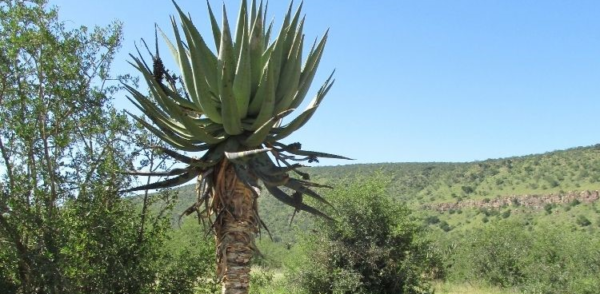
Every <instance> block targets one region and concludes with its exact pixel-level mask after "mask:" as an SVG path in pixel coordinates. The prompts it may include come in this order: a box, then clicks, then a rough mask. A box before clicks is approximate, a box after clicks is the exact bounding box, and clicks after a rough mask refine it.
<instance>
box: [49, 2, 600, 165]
mask: <svg viewBox="0 0 600 294" xmlns="http://www.w3.org/2000/svg"><path fill="white" fill-rule="evenodd" d="M150 3H151V4H150ZM210 3H211V5H212V6H213V9H215V10H216V11H219V10H220V9H218V8H220V6H221V4H222V3H225V5H226V7H227V9H228V15H229V18H230V23H234V21H235V19H236V14H237V10H238V7H239V1H238V0H226V1H223V2H222V1H212V0H210ZM50 4H51V5H57V6H59V7H60V13H59V15H60V18H61V19H62V20H66V21H68V24H70V25H76V26H79V25H87V26H93V25H106V24H108V23H109V22H110V21H112V20H115V19H118V20H120V21H122V22H123V23H124V27H125V28H124V29H125V31H124V32H125V41H124V46H123V49H122V51H121V53H120V54H119V56H118V58H117V60H116V61H115V64H114V71H115V73H128V72H129V73H133V70H132V68H131V67H130V66H129V65H128V64H127V62H126V61H127V58H128V57H127V54H128V53H131V52H134V48H133V44H134V42H139V39H140V38H144V39H146V40H150V41H153V34H154V23H158V25H159V26H160V27H161V28H163V30H165V31H166V32H170V22H169V15H172V14H174V12H175V9H174V7H173V5H172V3H171V1H166V0H161V1H157V0H155V1H148V0H146V1H144V0H121V1H115V0H103V1H90V0H85V1H84V0H82V1H73V0H50ZM178 4H179V5H180V6H181V7H182V8H183V9H184V10H186V11H188V12H189V13H190V14H191V15H192V18H193V19H194V22H195V23H196V24H197V25H199V28H200V30H201V32H204V33H205V34H211V33H210V30H209V22H208V19H207V13H206V2H205V1H200V0H180V1H178ZM287 5H288V2H287V1H279V0H277V1H275V0H271V1H270V4H269V16H270V18H272V19H274V20H275V24H276V26H275V27H276V28H279V23H280V21H281V19H282V17H283V14H284V12H285V10H286V8H287ZM303 11H304V12H305V14H306V15H307V19H306V25H305V33H306V37H307V39H308V40H311V39H314V38H317V37H320V36H322V35H323V33H324V31H325V30H326V29H327V28H330V38H329V41H328V45H327V47H326V52H325V55H324V57H323V60H322V62H321V65H320V68H319V75H318V76H317V78H316V79H315V82H314V85H313V89H317V88H318V87H319V86H320V84H321V83H322V82H323V81H324V80H325V78H326V76H327V75H328V74H329V73H330V72H331V71H332V70H333V69H336V75H335V78H336V83H335V85H334V87H333V88H332V90H331V91H330V93H329V94H328V96H327V97H326V98H325V100H324V102H323V103H322V105H321V107H320V109H319V110H318V111H317V113H316V114H315V116H314V117H313V119H312V121H310V122H309V123H308V124H307V125H306V126H305V127H304V128H303V129H301V130H300V131H299V132H297V133H296V134H295V135H293V136H291V137H290V139H289V140H290V141H288V142H289V143H291V142H295V141H300V142H302V143H303V147H304V148H306V149H308V150H318V151H325V152H330V153H337V154H341V155H345V156H348V157H352V158H356V159H357V160H356V161H354V162H352V163H370V162H431V161H474V160H485V159H488V158H501V157H509V156H520V155H527V154H534V153H543V152H547V151H553V150H558V149H566V148H570V147H577V146H588V145H592V144H596V143H600V133H599V132H598V128H599V127H600V123H599V122H598V119H599V113H600V17H599V16H600V1H552V0H546V1H531V0H530V1H509V0H498V1H492V0H487V1H475V0H471V1H461V0H456V1H441V0H440V1H426V0H422V1H400V0H377V1H358V0H346V1H340V0H306V1H305V2H304V7H303ZM163 49H164V48H163ZM163 52H164V53H165V54H164V55H163V56H165V57H166V56H168V54H167V53H168V50H166V49H164V50H163ZM165 59H167V58H165ZM309 95H310V94H309ZM307 98H311V97H310V96H309V97H307ZM124 100H125V99H124V97H119V98H117V105H118V106H119V107H121V108H130V107H131V106H130V105H128V104H126V103H124ZM307 100H309V99H307ZM324 163H325V164H332V165H335V164H345V163H347V162H342V161H325V162H324Z"/></svg>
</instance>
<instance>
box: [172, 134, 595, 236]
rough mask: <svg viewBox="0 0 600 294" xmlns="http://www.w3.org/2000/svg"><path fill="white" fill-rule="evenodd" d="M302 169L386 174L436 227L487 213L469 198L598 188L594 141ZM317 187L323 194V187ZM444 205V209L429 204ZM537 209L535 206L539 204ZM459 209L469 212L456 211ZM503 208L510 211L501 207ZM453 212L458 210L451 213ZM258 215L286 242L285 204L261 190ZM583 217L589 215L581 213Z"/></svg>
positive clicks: (319, 174)
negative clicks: (498, 155)
mask: <svg viewBox="0 0 600 294" xmlns="http://www.w3.org/2000/svg"><path fill="white" fill-rule="evenodd" d="M306 171H307V172H309V173H310V174H311V176H312V179H313V181H315V182H318V183H323V184H329V185H332V186H334V187H335V186H338V185H343V182H344V181H352V182H355V181H361V180H362V179H364V178H365V177H370V176H374V175H376V174H379V175H382V176H384V177H389V178H390V184H389V192H390V195H391V196H392V197H393V198H394V199H397V200H398V201H402V202H405V203H407V205H408V206H410V207H411V208H412V209H413V210H415V211H416V213H415V215H416V216H418V217H420V218H423V219H429V220H430V222H431V219H432V218H433V225H437V226H440V224H441V226H440V228H442V229H444V230H449V229H452V228H456V227H461V226H464V225H465V224H466V223H467V221H468V219H469V218H477V217H479V218H482V219H483V218H486V217H487V218H489V217H488V215H486V213H483V214H481V211H480V208H482V209H487V208H489V207H488V206H489V205H488V206H485V205H481V206H473V205H472V204H473V203H481V204H487V203H495V202H498V201H501V202H502V201H507V200H506V199H514V198H519V197H530V198H531V195H537V196H549V195H555V198H556V197H561V196H560V195H563V194H564V195H566V194H568V192H573V193H580V192H583V191H596V190H600V144H599V145H594V146H589V147H577V148H572V149H568V150H560V151H553V152H548V153H544V154H535V155H527V156H520V157H510V158H502V159H489V160H484V161H476V162H469V163H436V162H433V163H378V164H355V165H344V166H327V167H312V168H306ZM321 192H322V193H323V194H324V195H325V196H326V195H327V190H326V189H325V190H321ZM590 193H591V192H590ZM596 195H597V194H596ZM193 202H194V185H188V186H184V187H182V188H180V201H179V202H178V204H177V206H176V208H175V212H176V213H181V212H182V211H184V210H185V208H187V207H189V206H190V205H191V204H192V203H193ZM569 202H571V201H569ZM579 202H585V201H579ZM588 202H591V201H588ZM461 203H471V206H468V205H466V204H465V205H462V206H461ZM444 205H445V207H450V208H448V209H442V210H440V211H437V210H436V209H435V207H441V206H442V207H444ZM515 205H516V206H518V204H516V203H515ZM542 205H545V203H544V204H542ZM557 205H560V203H557V202H556V201H554V202H551V206H552V207H556V206H557ZM467 206H468V207H467ZM499 206H500V207H497V208H499V209H498V210H499V211H498V212H489V213H488V214H491V215H501V214H502V213H504V215H507V214H511V213H512V214H519V213H523V212H528V214H529V210H528V209H527V207H526V205H523V206H520V207H519V208H518V209H516V210H515V207H512V208H511V207H508V208H507V206H511V205H504V204H503V205H499ZM452 207H454V208H452ZM428 208H433V209H431V210H429V209H428ZM459 208H461V209H459ZM537 208H538V210H539V205H538V207H537ZM546 209H550V208H549V207H546ZM438 210H439V209H438ZM463 210H472V212H467V213H465V214H462V211H463ZM509 210H510V211H511V212H507V211H509ZM456 211H460V212H459V213H456V214H455V213H454V212H456ZM554 211H557V210H554ZM574 212H577V210H576V211H574ZM574 212H573V213H574ZM531 213H534V211H531ZM577 213H579V212H577ZM260 214H261V216H262V218H263V220H264V221H265V223H266V224H267V225H268V226H269V229H270V231H271V233H272V234H273V235H274V237H275V239H276V240H279V239H281V238H283V239H284V240H288V241H289V240H290V239H291V238H292V237H291V236H292V235H293V234H289V231H290V228H289V226H288V224H289V219H290V216H291V214H292V209H291V208H289V207H287V206H285V205H283V204H281V203H279V202H278V201H277V200H275V199H274V198H273V197H271V196H270V195H268V194H264V195H262V197H261V198H260ZM573 217H576V216H573ZM586 217H587V218H590V217H593V216H587V214H586ZM436 219H437V221H436ZM448 224H449V225H448ZM309 226H310V217H307V216H306V214H305V213H300V214H299V215H298V216H297V217H296V218H295V221H294V224H293V226H292V227H296V228H299V229H306V228H307V227H309Z"/></svg>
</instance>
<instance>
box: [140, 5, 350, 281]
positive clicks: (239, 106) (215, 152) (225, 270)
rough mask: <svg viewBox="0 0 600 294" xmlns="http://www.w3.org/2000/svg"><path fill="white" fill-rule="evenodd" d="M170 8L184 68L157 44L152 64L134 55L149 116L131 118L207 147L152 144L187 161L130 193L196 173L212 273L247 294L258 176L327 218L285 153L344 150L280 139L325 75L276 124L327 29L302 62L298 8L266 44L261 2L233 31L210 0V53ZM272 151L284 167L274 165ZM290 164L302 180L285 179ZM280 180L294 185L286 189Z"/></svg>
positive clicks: (309, 72) (280, 195) (307, 156)
mask: <svg viewBox="0 0 600 294" xmlns="http://www.w3.org/2000/svg"><path fill="white" fill-rule="evenodd" d="M176 8H177V11H178V13H179V16H180V18H181V22H182V24H181V28H182V30H183V37H182V34H181V32H180V30H179V28H178V26H177V24H176V22H175V20H173V29H174V32H175V42H173V43H171V42H170V41H167V42H168V44H169V47H170V48H171V51H172V53H173V55H174V57H175V59H176V61H177V64H178V66H179V69H180V71H181V76H175V75H174V74H173V73H172V72H171V71H169V70H167V69H165V68H164V65H163V63H162V59H161V57H160V55H159V52H158V45H156V49H155V50H156V51H155V53H154V54H152V53H150V55H151V56H152V67H150V66H149V65H148V64H147V63H146V62H145V61H144V59H143V57H142V56H141V54H140V55H139V56H138V57H133V62H132V64H133V66H134V67H135V68H136V69H137V70H138V71H139V72H140V73H141V74H142V75H143V77H144V80H145V81H146V83H147V84H148V86H149V88H150V94H149V95H144V94H142V93H141V92H139V91H137V90H136V89H135V88H133V87H129V86H128V90H129V92H130V94H131V96H132V99H131V100H132V102H133V103H134V104H135V105H136V106H137V107H138V108H139V109H140V110H141V111H142V113H143V114H144V115H145V117H147V118H148V119H150V120H151V121H152V124H151V123H147V122H145V121H144V120H142V119H141V118H139V117H137V116H133V117H134V118H136V119H137V120H138V121H139V122H140V123H141V124H143V125H144V126H145V127H146V128H147V129H148V130H150V131H152V132H153V133H154V134H155V135H156V136H158V137H160V138H161V139H162V140H163V141H164V142H165V143H166V144H169V145H171V147H173V148H175V149H176V151H189V152H202V151H205V153H204V155H202V157H201V158H200V159H195V158H191V157H187V156H185V155H183V154H180V153H178V152H176V151H174V150H170V149H167V148H158V149H159V150H160V151H162V152H164V153H165V154H168V155H170V156H172V157H173V158H174V159H176V160H179V161H181V162H183V163H185V164H186V165H187V166H186V167H184V168H178V169H174V170H171V171H168V172H166V173H161V174H157V175H171V176H175V177H174V178H171V179H168V180H165V181H163V182H157V183H153V184H150V185H144V186H141V187H138V188H133V189H130V190H129V191H135V190H139V189H149V188H158V187H162V188H166V187H172V186H177V185H180V184H182V183H185V182H187V181H190V180H193V179H197V182H198V201H197V203H196V204H195V205H194V206H192V207H191V208H190V209H189V210H188V211H187V212H188V213H192V212H193V211H197V212H198V215H200V216H206V217H208V220H209V223H210V224H211V226H210V227H211V228H214V233H215V235H216V246H217V264H218V266H217V274H218V278H219V279H222V281H223V293H247V292H248V287H249V281H250V275H249V273H250V260H251V259H252V256H253V253H254V251H255V245H254V238H255V235H256V233H257V232H258V230H259V223H260V218H259V215H258V207H257V203H258V202H257V197H258V195H259V194H258V191H259V184H258V182H259V181H261V182H262V183H263V184H264V186H265V187H266V189H267V190H268V191H269V192H270V193H271V194H272V195H273V196H274V197H275V198H277V199H278V200H280V201H282V202H284V203H286V204H288V205H290V206H293V207H295V208H296V209H298V210H304V211H307V212H310V213H313V214H315V215H319V216H322V217H324V218H327V216H326V215H324V214H323V213H322V212H320V211H319V210H317V209H315V208H313V207H312V206H308V205H307V204H305V203H304V202H303V200H302V196H303V195H308V196H311V197H314V198H316V199H319V200H321V201H323V202H325V200H324V199H322V198H321V196H319V195H318V194H317V193H315V192H314V191H313V190H311V187H315V186H318V185H316V184H313V183H310V182H307V181H306V180H308V175H307V174H305V173H303V172H301V171H299V170H298V168H299V167H300V165H298V164H291V163H289V162H288V161H289V160H295V159H300V160H306V161H308V162H313V161H316V160H317V157H331V158H343V157H340V156H335V155H331V154H324V153H318V152H311V151H305V150H302V148H301V145H300V144H299V143H295V144H291V145H285V144H282V143H280V141H281V140H282V139H284V138H286V137H288V136H289V135H290V134H292V133H293V132H295V131H296V130H297V129H299V128H300V127H302V126H303V125H304V124H305V123H306V122H307V121H308V119H310V117H311V116H312V115H313V114H314V112H315V111H316V109H317V108H318V106H319V105H320V103H321V101H322V100H323V98H324V97H325V95H326V94H327V92H328V91H329V89H330V88H331V86H332V85H333V81H332V77H331V76H330V77H329V78H328V79H327V80H326V81H325V83H324V84H323V86H322V87H321V88H320V89H319V91H318V92H317V94H316V97H315V98H314V99H313V101H312V102H311V103H310V104H309V106H308V108H307V109H306V110H305V111H304V112H302V113H301V114H300V115H298V116H297V117H296V118H294V119H293V120H291V121H290V122H289V123H288V124H282V120H283V119H284V118H285V117H286V116H288V115H289V114H290V113H291V112H292V111H293V110H294V109H296V108H297V107H298V106H299V105H300V104H301V103H302V101H303V100H304V97H305V95H306V93H307V91H308V89H309V87H310V85H311V82H312V80H313V78H314V75H315V73H316V70H317V66H318V64H319V61H320V59H321V56H322V54H323V50H324V47H325V43H326V40H327V35H325V36H324V37H323V38H322V39H321V40H320V41H319V42H318V43H315V45H314V46H313V47H312V49H311V51H310V52H309V53H308V55H307V56H306V62H305V63H304V64H302V57H303V54H302V48H303V45H304V36H303V33H302V29H303V25H304V21H303V20H301V18H300V14H301V10H300V8H298V9H297V11H296V12H295V13H292V9H291V7H290V10H289V11H288V13H287V14H286V16H285V18H284V24H283V27H282V29H281V31H280V32H279V34H278V35H277V37H276V38H275V40H274V41H272V42H271V41H270V36H271V33H274V32H273V31H272V30H271V27H270V26H267V25H266V23H265V20H266V15H264V14H265V13H266V9H265V8H264V7H263V5H262V4H261V5H258V6H257V5H256V1H252V5H251V7H250V8H248V5H247V1H246V0H243V1H242V5H241V9H240V13H239V17H238V20H239V21H238V23H237V28H236V32H237V34H236V35H235V36H232V35H231V30H230V27H229V23H228V20H227V16H226V14H225V9H223V12H224V13H223V23H222V25H221V26H220V27H219V25H218V24H217V23H216V18H215V16H214V14H213V12H212V10H211V9H210V6H209V14H210V20H211V24H212V30H213V36H214V40H215V47H216V52H213V51H212V50H211V49H210V48H209V47H208V45H207V44H206V43H205V39H204V38H203V37H202V36H201V34H200V33H199V32H198V30H197V28H196V27H195V26H194V25H193V24H192V21H191V19H190V17H189V16H188V15H187V14H186V13H184V12H183V11H182V10H181V9H180V8H179V6H177V5H176ZM184 39H185V40H184ZM270 156H272V157H273V158H275V159H276V160H277V162H278V163H284V164H285V167H280V166H279V165H275V163H274V162H273V161H272V159H271V157H270ZM294 156H300V157H301V158H294ZM291 171H294V172H296V173H298V174H300V175H302V177H303V178H304V179H303V180H298V179H293V178H290V177H289V175H288V172H291ZM280 186H285V187H287V188H289V189H291V190H294V191H295V192H294V193H293V194H292V195H288V194H286V192H284V191H283V190H281V189H280V188H279V187H280Z"/></svg>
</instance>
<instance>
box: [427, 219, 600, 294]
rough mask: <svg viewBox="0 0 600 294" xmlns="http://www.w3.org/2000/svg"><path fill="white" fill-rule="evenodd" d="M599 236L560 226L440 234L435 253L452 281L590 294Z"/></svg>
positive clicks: (507, 224)
mask: <svg viewBox="0 0 600 294" xmlns="http://www.w3.org/2000/svg"><path fill="white" fill-rule="evenodd" d="M598 248H600V238H599V237H598V236H594V235H590V234H589V233H588V232H583V231H574V232H571V231H569V230H567V229H565V228H564V227H551V226H538V227H536V228H535V229H533V230H531V231H528V230H523V223H521V222H516V221H504V222H499V223H497V224H496V225H495V226H489V227H486V228H485V229H481V230H475V231H471V232H466V233H464V234H463V233H461V234H446V235H440V236H438V238H437V242H436V244H435V247H434V251H435V252H437V253H438V255H439V256H441V258H442V264H443V265H444V269H443V270H442V272H443V273H445V274H446V277H447V279H448V280H450V281H454V282H460V283H464V282H485V283H487V284H491V285H495V286H500V287H510V288H516V289H519V290H520V291H522V292H524V293H547V294H559V293H570V294H591V293H597V289H600V279H598V278H597V274H598V272H599V271H600V251H599V250H598Z"/></svg>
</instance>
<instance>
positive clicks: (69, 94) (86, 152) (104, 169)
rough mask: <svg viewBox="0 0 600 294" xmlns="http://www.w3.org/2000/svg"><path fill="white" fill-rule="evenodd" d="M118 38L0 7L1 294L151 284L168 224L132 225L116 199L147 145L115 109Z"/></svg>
mask: <svg viewBox="0 0 600 294" xmlns="http://www.w3.org/2000/svg"><path fill="white" fill-rule="evenodd" d="M121 40H122V33H121V24H120V23H118V22H116V23H112V24H111V25H109V26H107V27H104V28H99V27H98V28H94V29H88V28H86V27H81V28H77V29H67V28H65V26H64V24H63V23H62V22H61V21H59V19H58V11H57V10H56V9H53V8H48V7H47V2H46V1H43V0H36V1H22V0H13V1H2V2H0V155H1V158H0V166H1V167H0V177H1V178H2V181H1V182H0V244H2V245H1V246H0V262H1V263H2V266H1V267H0V289H2V290H1V292H2V293H142V292H144V291H147V290H149V289H150V288H151V286H152V284H153V283H154V282H155V276H156V270H157V268H156V267H154V266H153V264H152V260H154V259H155V258H156V257H160V245H161V240H162V239H163V238H162V237H161V236H164V232H165V229H166V228H167V226H168V222H167V221H168V219H167V218H161V217H160V216H156V217H154V216H152V217H147V218H144V217H140V218H137V217H132V215H134V216H136V215H137V214H136V213H132V212H134V211H136V207H134V205H133V203H132V202H131V201H129V200H126V199H122V198H121V197H120V196H119V193H118V191H119V190H121V189H124V188H125V187H127V186H128V185H129V184H130V183H129V180H128V178H127V177H126V176H125V175H123V174H121V173H119V171H121V170H126V169H131V167H132V163H133V159H134V157H135V156H134V154H132V152H131V151H132V150H133V148H136V147H135V146H138V145H139V144H141V143H143V142H144V140H145V139H144V136H143V134H139V133H138V131H136V130H135V129H133V128H132V125H131V124H130V123H129V122H128V120H127V117H126V116H125V115H124V114H120V113H119V112H117V111H116V110H115V109H114V108H113V107H112V106H111V104H110V100H111V97H112V96H113V95H114V94H115V93H116V92H117V91H119V89H120V88H121V86H120V85H119V83H117V82H115V81H113V80H114V78H112V77H111V76H109V72H110V69H111V63H112V61H113V58H114V54H115V53H116V51H117V50H118V49H119V47H120V44H121ZM123 78H126V77H123ZM138 135H139V136H138ZM167 196H168V195H167ZM157 197H159V196H157ZM145 204H146V205H148V204H149V203H147V202H145ZM144 224H146V226H144Z"/></svg>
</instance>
